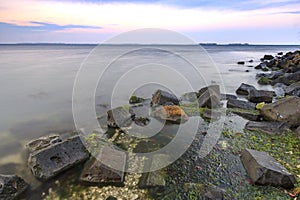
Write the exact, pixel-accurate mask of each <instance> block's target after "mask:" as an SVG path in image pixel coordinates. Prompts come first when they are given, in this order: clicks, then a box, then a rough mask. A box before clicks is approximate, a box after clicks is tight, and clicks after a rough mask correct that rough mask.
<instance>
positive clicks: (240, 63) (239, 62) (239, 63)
mask: <svg viewBox="0 0 300 200" xmlns="http://www.w3.org/2000/svg"><path fill="white" fill-rule="evenodd" d="M237 64H238V65H244V64H245V61H238V62H237Z"/></svg>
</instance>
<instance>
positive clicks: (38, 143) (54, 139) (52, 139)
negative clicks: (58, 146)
mask: <svg viewBox="0 0 300 200" xmlns="http://www.w3.org/2000/svg"><path fill="white" fill-rule="evenodd" d="M61 141H62V139H61V138H60V136H59V135H49V136H45V137H41V138H38V139H36V140H33V141H31V142H29V143H28V144H27V145H26V147H27V148H28V150H29V151H30V152H34V151H37V150H40V149H43V148H46V147H48V146H50V145H53V144H55V143H58V142H61Z"/></svg>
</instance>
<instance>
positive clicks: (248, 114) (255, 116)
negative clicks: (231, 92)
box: [227, 108, 263, 121]
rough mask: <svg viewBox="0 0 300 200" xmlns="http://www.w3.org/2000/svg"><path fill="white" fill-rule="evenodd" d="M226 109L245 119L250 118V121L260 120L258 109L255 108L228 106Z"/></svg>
mask: <svg viewBox="0 0 300 200" xmlns="http://www.w3.org/2000/svg"><path fill="white" fill-rule="evenodd" d="M227 111H229V112H232V113H234V114H236V115H239V116H241V117H243V118H245V119H248V120H251V121H262V119H263V118H262V116H261V115H260V113H259V111H257V110H244V109H239V108H233V109H231V108H229V109H227Z"/></svg>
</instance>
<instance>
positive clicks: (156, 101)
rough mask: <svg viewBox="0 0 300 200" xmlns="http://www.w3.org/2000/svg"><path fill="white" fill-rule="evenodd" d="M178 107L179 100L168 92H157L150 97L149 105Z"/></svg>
mask: <svg viewBox="0 0 300 200" xmlns="http://www.w3.org/2000/svg"><path fill="white" fill-rule="evenodd" d="M170 104H173V105H179V99H178V98H177V97H176V96H175V95H174V94H171V93H169V92H166V91H163V90H157V91H156V92H155V93H154V94H153V95H152V100H151V105H152V106H156V105H170Z"/></svg>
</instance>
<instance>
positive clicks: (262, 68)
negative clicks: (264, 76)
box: [254, 63, 269, 71]
mask: <svg viewBox="0 0 300 200" xmlns="http://www.w3.org/2000/svg"><path fill="white" fill-rule="evenodd" d="M254 69H261V70H263V71H269V68H268V66H267V65H266V63H260V64H259V65H257V66H256V67H254Z"/></svg>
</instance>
